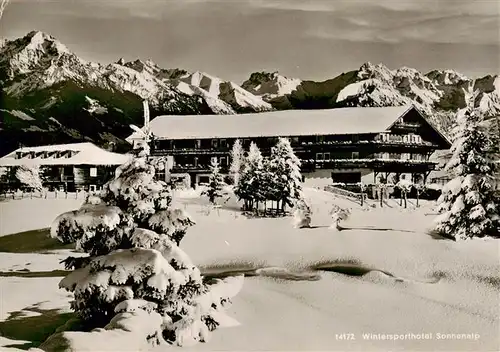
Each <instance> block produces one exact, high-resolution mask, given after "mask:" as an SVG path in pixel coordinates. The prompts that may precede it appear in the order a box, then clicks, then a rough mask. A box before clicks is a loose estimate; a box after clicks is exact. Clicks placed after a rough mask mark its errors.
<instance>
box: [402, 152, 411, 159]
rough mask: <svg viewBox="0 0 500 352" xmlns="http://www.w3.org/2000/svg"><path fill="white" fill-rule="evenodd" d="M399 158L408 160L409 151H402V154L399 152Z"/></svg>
mask: <svg viewBox="0 0 500 352" xmlns="http://www.w3.org/2000/svg"><path fill="white" fill-rule="evenodd" d="M401 159H403V160H409V159H410V153H403V154H401Z"/></svg>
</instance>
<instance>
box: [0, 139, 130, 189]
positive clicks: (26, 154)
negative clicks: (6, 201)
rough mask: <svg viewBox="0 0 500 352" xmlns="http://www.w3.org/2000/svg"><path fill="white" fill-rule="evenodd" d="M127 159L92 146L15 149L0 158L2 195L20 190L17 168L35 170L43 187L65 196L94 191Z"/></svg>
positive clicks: (48, 146) (85, 144)
mask: <svg viewBox="0 0 500 352" xmlns="http://www.w3.org/2000/svg"><path fill="white" fill-rule="evenodd" d="M129 157H130V156H129V155H124V154H118V153H112V152H108V151H106V150H103V149H101V148H99V147H97V146H95V145H94V144H92V143H72V144H60V145H46V146H38V147H23V148H19V149H17V150H15V151H13V152H11V153H9V154H7V155H6V156H4V157H2V158H0V167H2V168H3V169H4V172H3V175H2V177H1V183H0V187H1V188H2V190H3V191H6V190H15V189H19V188H21V187H22V185H21V184H20V182H19V180H17V178H16V177H15V173H16V170H17V168H18V167H19V166H27V167H39V168H40V176H41V179H42V182H43V185H44V187H46V188H48V189H51V190H55V189H57V190H64V191H68V192H74V191H80V190H86V191H92V190H97V189H99V188H100V187H102V185H103V184H104V183H106V182H107V181H109V180H110V179H111V178H112V177H113V176H114V172H115V169H116V167H117V166H118V165H121V164H123V163H125V162H126V161H127V160H128V159H129Z"/></svg>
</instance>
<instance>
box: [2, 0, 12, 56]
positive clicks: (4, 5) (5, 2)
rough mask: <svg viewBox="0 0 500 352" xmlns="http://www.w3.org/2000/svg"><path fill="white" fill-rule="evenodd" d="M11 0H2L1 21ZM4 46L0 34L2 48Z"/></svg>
mask: <svg viewBox="0 0 500 352" xmlns="http://www.w3.org/2000/svg"><path fill="white" fill-rule="evenodd" d="M9 1H10V0H2V2H1V3H0V21H1V20H2V16H3V12H4V11H5V8H6V7H7V4H8V3H9ZM1 47H3V38H2V37H1V36H0V48H1Z"/></svg>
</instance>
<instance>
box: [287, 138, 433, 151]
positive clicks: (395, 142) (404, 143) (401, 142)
mask: <svg viewBox="0 0 500 352" xmlns="http://www.w3.org/2000/svg"><path fill="white" fill-rule="evenodd" d="M360 144H363V145H370V144H372V145H396V146H409V147H434V148H438V147H439V146H438V145H437V144H434V143H431V142H427V141H419V142H415V141H413V142H410V141H404V140H402V139H401V140H399V139H392V140H386V141H384V140H359V141H323V142H301V144H300V145H301V146H325V145H332V146H351V145H360ZM294 149H295V147H294Z"/></svg>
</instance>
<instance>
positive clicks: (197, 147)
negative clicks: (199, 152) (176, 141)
mask: <svg viewBox="0 0 500 352" xmlns="http://www.w3.org/2000/svg"><path fill="white" fill-rule="evenodd" d="M194 147H195V148H196V149H200V148H201V140H199V139H197V140H196V142H195V145H194Z"/></svg>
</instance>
